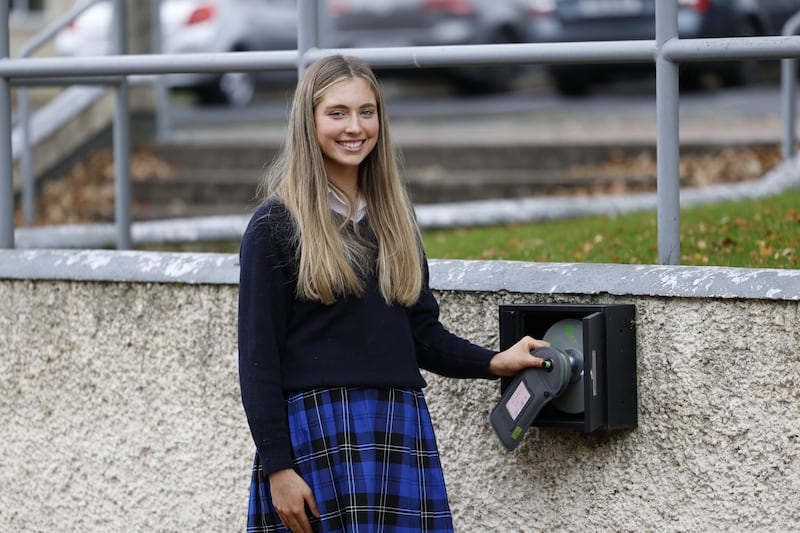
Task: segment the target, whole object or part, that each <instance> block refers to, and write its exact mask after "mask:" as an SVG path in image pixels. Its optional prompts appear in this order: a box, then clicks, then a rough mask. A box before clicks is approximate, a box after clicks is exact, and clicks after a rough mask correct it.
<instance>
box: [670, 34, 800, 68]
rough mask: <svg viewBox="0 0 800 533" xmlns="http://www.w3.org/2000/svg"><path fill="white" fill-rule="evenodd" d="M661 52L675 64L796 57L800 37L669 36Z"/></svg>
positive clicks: (798, 53) (798, 54)
mask: <svg viewBox="0 0 800 533" xmlns="http://www.w3.org/2000/svg"><path fill="white" fill-rule="evenodd" d="M662 53H663V54H664V57H665V58H666V59H668V60H669V61H673V62H676V63H685V62H698V61H736V60H740V59H784V58H798V57H800V36H796V35H791V36H787V35H781V36H769V37H730V38H727V37H726V38H716V39H672V40H671V41H668V42H666V43H665V44H664V46H663V48H662Z"/></svg>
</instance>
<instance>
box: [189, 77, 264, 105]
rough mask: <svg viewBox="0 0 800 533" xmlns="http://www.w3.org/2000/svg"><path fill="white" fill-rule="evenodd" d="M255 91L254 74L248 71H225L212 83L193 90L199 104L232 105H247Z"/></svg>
mask: <svg viewBox="0 0 800 533" xmlns="http://www.w3.org/2000/svg"><path fill="white" fill-rule="evenodd" d="M255 92H256V83H255V75H254V74H252V73H250V72H227V73H225V74H223V75H222V76H220V77H219V78H217V79H216V80H215V81H214V82H213V83H211V84H208V85H203V86H202V87H198V88H197V89H196V90H195V94H196V95H197V98H198V99H199V100H200V103H201V104H204V105H230V106H233V107H245V106H247V105H249V104H250V103H251V102H252V101H253V97H254V96H255Z"/></svg>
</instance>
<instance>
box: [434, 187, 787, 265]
mask: <svg viewBox="0 0 800 533" xmlns="http://www.w3.org/2000/svg"><path fill="white" fill-rule="evenodd" d="M423 240H424V243H425V250H426V252H427V254H428V257H430V258H439V259H508V260H519V261H538V262H586V263H626V264H656V263H658V230H657V224H656V213H655V212H654V211H652V212H642V213H633V214H628V215H623V216H617V217H609V216H593V217H587V218H581V219H573V220H559V221H550V222H536V223H529V224H514V225H507V226H494V227H481V228H461V229H448V230H431V231H426V232H424V235H423ZM799 256H800V189H795V190H792V191H788V192H786V193H784V194H782V195H779V196H774V197H770V198H764V199H758V200H748V201H743V202H726V203H720V204H714V205H707V206H702V207H696V208H690V209H685V210H683V211H682V212H681V264H684V265H719V266H735V267H759V268H797V267H798V258H799Z"/></svg>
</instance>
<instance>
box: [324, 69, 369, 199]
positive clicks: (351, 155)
mask: <svg viewBox="0 0 800 533" xmlns="http://www.w3.org/2000/svg"><path fill="white" fill-rule="evenodd" d="M314 123H315V125H316V129H317V142H318V143H319V146H320V148H321V149H322V156H323V159H324V161H325V170H326V171H327V173H328V179H330V180H332V181H333V182H335V183H336V184H337V185H338V186H340V187H341V188H342V189H343V190H345V191H347V192H348V194H349V193H350V192H351V191H352V192H355V191H356V187H357V186H358V166H359V165H360V164H361V162H362V161H363V160H364V159H365V158H366V157H367V155H369V153H370V152H371V151H372V149H373V148H375V144H377V142H378V131H379V128H380V119H379V118H378V105H377V102H376V99H375V94H374V93H373V92H372V89H371V88H370V86H369V84H368V83H367V82H366V81H365V80H363V79H361V78H357V77H356V78H346V79H344V80H342V81H339V82H337V83H335V84H334V85H332V86H331V87H329V88H328V90H327V91H325V94H324V95H323V96H322V98H321V99H320V101H319V103H317V105H316V107H315V108H314Z"/></svg>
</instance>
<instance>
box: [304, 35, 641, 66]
mask: <svg viewBox="0 0 800 533" xmlns="http://www.w3.org/2000/svg"><path fill="white" fill-rule="evenodd" d="M331 53H341V54H352V55H357V56H358V57H360V58H362V59H364V60H366V61H367V62H369V64H370V65H372V66H373V67H395V68H403V67H419V68H425V67H450V66H460V65H470V66H475V65H479V66H490V65H525V64H529V65H535V64H551V63H559V64H564V63H652V62H653V61H654V57H655V53H656V49H655V41H649V40H646V41H600V42H563V43H519V44H488V45H457V46H406V47H393V48H343V49H317V50H309V51H308V53H307V54H306V60H308V61H314V60H316V59H319V58H320V57H322V56H325V55H328V54H331Z"/></svg>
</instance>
